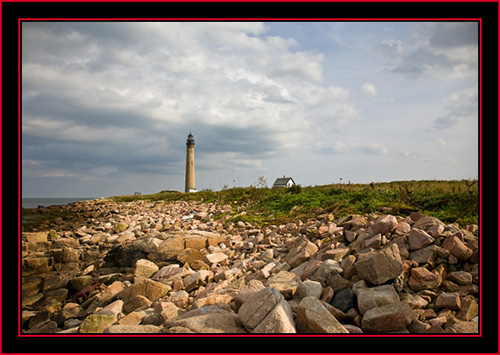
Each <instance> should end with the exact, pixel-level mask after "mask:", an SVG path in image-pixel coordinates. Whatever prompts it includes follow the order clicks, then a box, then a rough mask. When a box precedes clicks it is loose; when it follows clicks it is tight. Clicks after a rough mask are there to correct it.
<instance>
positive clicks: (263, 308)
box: [238, 287, 296, 333]
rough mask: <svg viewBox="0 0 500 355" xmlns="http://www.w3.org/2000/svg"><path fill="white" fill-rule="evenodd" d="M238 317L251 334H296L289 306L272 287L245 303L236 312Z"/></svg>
mask: <svg viewBox="0 0 500 355" xmlns="http://www.w3.org/2000/svg"><path fill="white" fill-rule="evenodd" d="M238 317H239V318H240V320H241V322H242V323H243V325H244V326H245V328H246V329H247V330H248V331H249V332H251V333H296V330H295V322H294V320H293V314H292V310H291V308H290V305H289V304H288V303H287V302H286V301H285V299H284V298H283V296H282V295H281V293H280V292H279V291H278V290H276V289H274V288H272V287H266V288H265V289H263V290H261V291H259V292H258V293H257V294H255V295H254V297H252V299H250V300H248V301H247V302H245V303H244V304H243V305H242V306H241V307H240V309H239V310H238Z"/></svg>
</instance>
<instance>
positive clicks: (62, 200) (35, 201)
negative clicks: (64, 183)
mask: <svg viewBox="0 0 500 355" xmlns="http://www.w3.org/2000/svg"><path fill="white" fill-rule="evenodd" d="M94 199H96V197H55V198H24V197H23V198H22V199H21V207H23V208H37V207H38V206H43V207H48V206H53V205H67V204H68V203H73V202H77V201H87V200H94Z"/></svg>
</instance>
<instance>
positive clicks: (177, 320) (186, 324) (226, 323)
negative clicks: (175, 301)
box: [163, 304, 246, 333]
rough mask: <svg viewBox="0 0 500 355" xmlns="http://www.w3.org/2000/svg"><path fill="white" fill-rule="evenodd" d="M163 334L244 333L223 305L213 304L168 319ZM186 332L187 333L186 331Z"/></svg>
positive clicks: (237, 320) (227, 308)
mask: <svg viewBox="0 0 500 355" xmlns="http://www.w3.org/2000/svg"><path fill="white" fill-rule="evenodd" d="M163 328H164V330H163V332H164V333H176V332H178V331H179V330H182V329H183V330H184V331H181V332H183V333H185V332H193V333H246V331H245V329H243V327H242V326H241V323H240V320H239V318H238V316H237V315H236V314H235V313H234V312H232V311H231V308H230V307H229V306H228V305H225V304H213V305H209V306H204V307H201V308H197V309H194V310H191V311H189V312H186V313H184V314H182V315H180V316H177V317H174V318H170V319H168V320H166V321H165V323H164V324H163ZM186 330H187V331H186Z"/></svg>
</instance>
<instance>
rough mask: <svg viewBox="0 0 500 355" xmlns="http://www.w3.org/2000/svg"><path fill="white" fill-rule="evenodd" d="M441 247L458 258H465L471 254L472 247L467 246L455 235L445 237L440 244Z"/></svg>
mask: <svg viewBox="0 0 500 355" xmlns="http://www.w3.org/2000/svg"><path fill="white" fill-rule="evenodd" d="M441 246H442V247H443V248H445V249H448V250H449V251H450V253H451V255H453V256H455V257H457V258H458V259H460V260H467V259H469V258H470V257H471V256H472V253H473V252H472V249H470V248H468V247H467V246H466V245H465V244H464V243H463V242H462V241H461V240H460V238H458V237H457V236H455V235H450V236H448V237H446V238H445V239H444V241H443V243H442V245H441Z"/></svg>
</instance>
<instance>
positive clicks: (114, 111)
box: [21, 21, 477, 196]
mask: <svg viewBox="0 0 500 355" xmlns="http://www.w3.org/2000/svg"><path fill="white" fill-rule="evenodd" d="M330 25H331V24H327V23H314V24H313V23H303V24H301V26H300V27H301V28H299V26H297V24H296V23H293V24H287V23H280V24H279V26H278V25H277V24H273V23H258V22H225V23H216V22H209V23H207V22H199V23H198V22H189V23H180V22H179V23H176V22H91V23H89V22H29V21H24V22H23V25H22V73H21V74H22V103H21V105H22V123H21V130H22V136H21V138H22V147H21V150H22V179H23V180H22V184H23V194H24V191H27V192H26V194H28V193H30V194H35V195H38V194H40V193H42V192H43V191H45V189H47V193H46V194H48V195H50V194H51V193H50V186H52V189H53V190H52V191H56V192H57V193H56V192H54V193H53V194H52V195H53V196H54V194H55V195H60V194H59V192H61V191H63V190H64V191H66V192H67V195H68V194H69V195H72V193H71V191H72V187H73V190H75V191H76V190H81V191H84V190H85V189H86V191H91V192H87V195H94V193H93V192H92V191H96V193H98V194H105V195H106V194H107V195H110V194H120V193H122V192H121V191H122V189H128V190H132V192H133V190H135V189H136V187H137V190H139V191H140V190H142V192H148V191H149V192H156V191H160V190H162V189H165V188H175V189H179V190H180V189H182V185H183V174H184V165H185V141H186V136H187V134H189V132H192V133H193V134H194V135H195V140H196V157H197V161H196V169H197V174H199V175H198V176H200V180H199V184H200V186H199V187H200V188H202V187H207V186H208V184H210V185H211V186H216V187H217V185H218V183H219V184H221V183H220V182H221V181H226V180H225V179H228V178H229V177H230V178H231V179H235V178H236V177H238V176H241V181H242V184H244V183H245V181H246V183H248V184H250V183H252V182H253V181H255V179H256V178H258V177H259V176H261V175H265V174H271V175H273V176H266V177H267V178H268V179H269V181H270V180H272V179H273V178H274V177H275V176H274V175H276V174H277V176H281V175H282V174H283V173H286V171H295V172H296V174H299V175H300V174H303V175H304V176H308V178H309V180H308V181H302V182H299V183H302V184H316V183H320V182H321V178H320V176H322V174H323V173H321V171H322V170H325V173H324V175H325V176H326V177H325V178H324V179H326V182H329V181H331V175H332V174H331V173H329V170H330V169H332V170H334V171H337V169H344V170H345V166H340V167H339V166H336V165H334V164H333V163H335V162H339V161H340V162H345V164H347V165H346V166H351V165H352V164H351V163H352V161H351V160H350V159H351V158H350V157H352V156H355V157H356V159H357V164H356V166H366V164H367V163H369V164H372V165H376V164H378V162H380V161H381V159H384V157H387V156H390V155H391V154H389V152H392V150H393V148H394V144H392V145H391V143H390V142H391V141H390V139H391V137H392V136H394V135H395V134H396V135H397V134H400V132H398V131H395V128H394V127H395V126H393V125H391V124H390V123H389V121H388V120H387V118H386V116H385V115H384V110H386V111H385V112H388V111H387V110H391V111H392V110H393V109H395V108H396V105H404V100H402V97H401V96H399V95H396V94H399V93H400V92H395V91H392V92H391V90H393V89H392V88H391V86H392V84H393V81H392V80H393V79H392V77H394V76H392V75H388V74H387V71H389V70H392V72H398V71H399V72H400V73H405V74H404V75H402V76H401V77H402V78H403V79H402V80H403V81H404V80H407V79H408V78H411V77H412V76H411V75H410V74H412V73H413V77H417V76H418V77H419V78H428V77H432V76H434V75H442V76H448V79H449V80H456V79H457V78H461V77H463V76H464V75H469V74H470V73H472V72H474V70H476V72H477V67H474V65H473V64H474V59H473V58H472V54H473V53H474V51H473V49H474V41H473V40H472V38H471V36H469V37H467V38H463V39H461V40H455V42H453V41H452V42H453V43H454V45H453V46H448V47H446V49H447V51H444V49H445V46H444V45H443V46H441V45H440V43H441V42H442V41H445V39H446V36H449V37H450V38H451V37H452V35H453V33H456V34H460V35H461V36H464V35H465V34H467V33H468V30H467V29H461V28H459V29H457V28H452V27H450V28H445V29H444V31H445V32H444V33H438V32H439V31H442V30H443V29H440V28H439V26H434V25H430V26H428V27H425V26H424V27H422V28H419V27H418V26H419V25H416V27H413V28H412V35H413V37H412V40H411V41H410V40H408V36H406V37H405V36H402V37H401V38H406V39H390V40H386V41H383V42H382V41H381V40H382V39H383V38H386V36H387V31H383V29H384V26H382V25H380V26H378V25H377V26H374V25H373V24H370V26H367V27H364V26H362V24H356V26H354V27H350V26H351V24H350V23H344V24H342V26H341V27H342V29H343V30H342V31H341V32H338V33H337V35H338V39H339V40H340V41H335V42H334V41H332V37H331V33H330V32H331V26H330ZM398 26H399V27H398V29H400V30H404V31H408V27H409V24H408V25H407V24H398ZM271 28H272V30H270V29H271ZM284 29H286V31H285V30H284ZM322 29H324V30H325V33H322V32H321V31H322ZM377 29H380V31H382V32H380V33H378V34H376V33H375V32H376V31H377ZM302 30H305V32H303V31H302ZM463 31H465V32H463ZM368 32H369V35H367V33H368ZM304 33H307V35H305V34H304ZM312 33H314V34H317V35H318V36H317V37H315V38H314V40H313V41H307V39H308V38H310V36H311V35H312ZM392 33H393V34H394V33H398V31H394V32H392ZM363 36H366V37H363ZM443 36H444V37H443ZM375 38H377V41H381V42H380V45H379V46H378V47H377V50H378V52H377V53H382V54H384V55H389V58H390V59H389V66H388V67H387V71H379V70H377V68H378V67H379V66H380V64H381V63H382V62H381V60H384V61H386V62H387V59H386V57H377V58H374V61H373V63H372V62H371V58H370V61H369V62H368V61H366V60H364V58H365V57H366V54H367V48H368V46H369V43H375V41H374V39H375ZM357 39H359V40H357ZM412 41H413V42H412ZM360 43H362V44H363V45H361V44H360ZM343 44H351V45H350V46H349V48H347V49H346V48H344V47H343ZM354 44H355V45H354ZM332 48H333V49H332ZM372 53H373V52H372ZM339 63H340V64H341V65H340V66H339ZM346 63H348V64H349V65H346ZM340 72H341V75H339V73H340ZM363 83H376V91H375V90H372V89H370V90H369V92H371V93H372V94H373V93H375V92H376V93H377V94H378V95H379V96H380V97H381V98H382V99H379V100H373V99H372V100H369V102H368V101H367V100H366V94H364V95H362V96H358V95H357V92H361V94H363V92H362V90H361V88H362V85H363ZM406 84H408V82H404V83H403V84H402V85H403V86H405V87H409V86H410V85H406ZM419 85H420V84H415V85H414V82H413V81H412V82H411V87H412V88H414V89H413V90H414V91H415V92H417V91H418V90H428V89H429V88H430V87H431V85H429V81H425V80H424V81H422V86H419ZM432 85H435V81H433V82H432ZM467 85H468V84H467ZM464 86H465V84H462V87H464ZM399 87H401V86H399ZM432 90H434V88H433V89H432ZM435 90H436V92H439V94H436V95H439V96H438V97H448V99H446V100H445V101H442V102H440V103H439V104H440V109H441V115H440V116H439V115H437V116H436V117H437V118H435V119H434V121H435V122H430V123H428V125H429V126H430V125H431V124H434V125H435V127H434V128H440V127H446V126H449V125H452V124H453V123H454V121H453V120H458V121H457V122H456V123H460V122H463V121H464V120H467V119H468V117H472V116H470V112H466V111H467V109H470V107H471V105H472V106H473V105H474V95H472V96H471V95H467V94H466V93H463V94H460V95H458V96H457V98H456V99H455V97H454V96H453V95H450V91H449V88H443V87H441V86H436V89H435ZM453 90H456V89H453ZM433 92H434V91H433ZM384 97H391V98H392V97H395V99H392V100H386V101H384V100H383V98H384ZM466 98H468V100H465V99H466ZM360 100H365V101H364V102H361V101H360ZM476 100H477V91H476ZM460 102H463V103H464V104H463V105H462V106H460V105H459V103H460ZM466 103H468V104H467V105H468V106H467V105H466ZM425 104H427V102H426V103H425ZM377 105H378V106H377ZM383 105H386V106H385V107H384V109H382V106H383ZM360 107H361V108H362V110H360ZM398 107H401V106H398ZM413 107H415V106H412V107H411V108H410V109H409V108H404V109H401V111H399V112H410V111H411V112H412V113H413V112H414V111H413ZM475 107H477V105H476V106H475ZM433 112H437V110H434V111H433ZM414 115H418V112H417V111H415V113H414ZM408 119H410V118H408ZM447 119H448V121H446V120H447ZM365 125H368V126H366V127H365ZM378 125H380V127H384V128H383V129H381V128H380V129H379V126H378ZM455 126H459V125H458V124H456V125H455ZM379 132H381V134H382V135H383V137H382V136H379V135H378V134H379ZM375 135H377V136H375ZM375 138H376V140H374V139H375ZM408 145H411V144H410V142H408ZM451 146H452V144H449V145H447V148H450V149H451V148H452V147H451ZM413 149H414V148H412V147H408V151H412V150H413ZM386 159H387V158H386ZM326 162H330V163H326ZM391 164H392V162H391ZM382 165H383V164H381V166H382ZM352 169H353V171H352V176H356V174H358V175H359V174H361V173H356V172H355V171H354V170H355V169H357V168H352ZM284 170H285V171H284ZM348 170H349V169H348ZM363 174H365V172H363ZM346 176H347V175H345V176H344V177H346ZM217 179H219V180H217ZM373 179H374V177H373V178H372V177H370V178H368V180H369V181H372V180H373ZM211 180H213V181H211ZM207 181H209V183H207ZM230 181H231V180H230ZM204 182H205V185H206V186H203V184H204ZM226 182H227V181H226ZM51 184H52V185H51ZM223 184H224V183H222V185H223ZM128 190H127V192H128V193H130V191H128ZM41 191H42V192H41ZM97 191H103V192H97ZM106 191H109V192H106ZM66 192H65V194H66ZM43 193H45V192H43ZM61 193H62V192H61Z"/></svg>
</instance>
